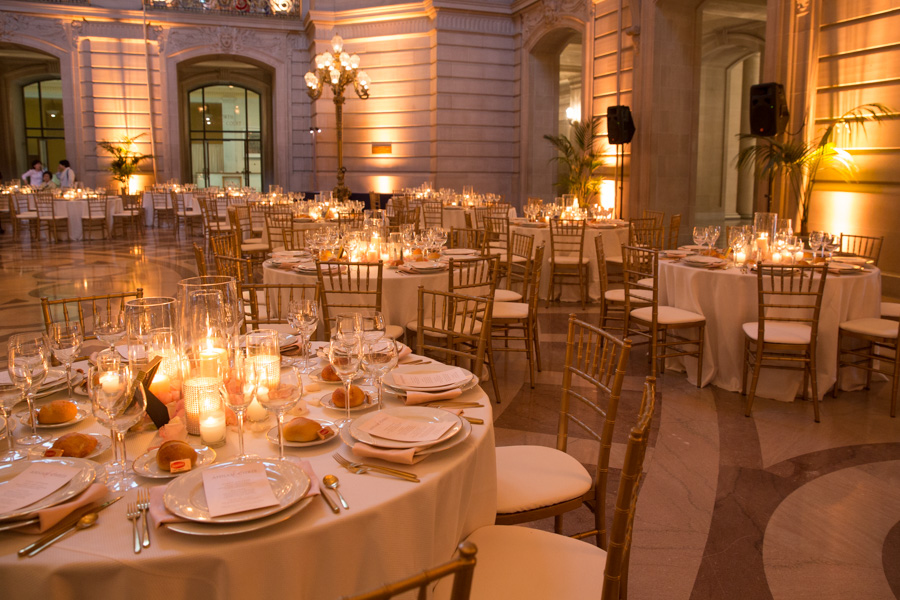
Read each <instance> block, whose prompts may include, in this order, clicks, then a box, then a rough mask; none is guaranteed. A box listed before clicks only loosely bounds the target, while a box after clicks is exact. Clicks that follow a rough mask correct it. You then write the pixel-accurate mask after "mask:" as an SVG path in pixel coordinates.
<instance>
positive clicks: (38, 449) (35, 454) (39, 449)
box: [28, 433, 112, 459]
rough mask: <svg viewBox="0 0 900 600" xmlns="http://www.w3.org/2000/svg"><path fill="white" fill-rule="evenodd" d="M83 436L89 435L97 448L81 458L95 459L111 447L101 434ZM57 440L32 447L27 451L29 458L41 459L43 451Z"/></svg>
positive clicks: (106, 437)
mask: <svg viewBox="0 0 900 600" xmlns="http://www.w3.org/2000/svg"><path fill="white" fill-rule="evenodd" d="M84 435H89V436H91V437H92V438H94V439H96V440H97V446H96V447H95V448H94V451H93V452H91V453H90V454H88V455H87V456H85V457H83V458H88V459H90V458H96V457H98V456H100V455H101V454H103V453H104V452H106V451H107V450H109V449H110V448H111V447H112V440H110V439H109V436H108V435H103V434H102V433H85V434H84ZM58 439H59V438H54V439H52V440H50V441H49V442H44V443H43V444H38V445H37V446H32V447H31V449H30V450H29V451H28V456H29V458H32V459H34V458H43V457H44V451H45V450H48V449H50V448H52V447H53V444H54V443H55V442H56V440H58Z"/></svg>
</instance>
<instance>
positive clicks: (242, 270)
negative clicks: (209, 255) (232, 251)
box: [213, 254, 253, 284]
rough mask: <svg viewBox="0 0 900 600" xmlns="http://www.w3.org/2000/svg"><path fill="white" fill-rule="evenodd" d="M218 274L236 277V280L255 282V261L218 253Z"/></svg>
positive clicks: (216, 256)
mask: <svg viewBox="0 0 900 600" xmlns="http://www.w3.org/2000/svg"><path fill="white" fill-rule="evenodd" d="M213 260H214V261H215V263H216V274H217V275H225V276H226V277H234V279H235V281H237V282H239V283H241V284H245V283H252V282H253V263H252V262H251V261H250V259H248V258H235V257H233V256H223V255H219V254H216V255H214V256H213Z"/></svg>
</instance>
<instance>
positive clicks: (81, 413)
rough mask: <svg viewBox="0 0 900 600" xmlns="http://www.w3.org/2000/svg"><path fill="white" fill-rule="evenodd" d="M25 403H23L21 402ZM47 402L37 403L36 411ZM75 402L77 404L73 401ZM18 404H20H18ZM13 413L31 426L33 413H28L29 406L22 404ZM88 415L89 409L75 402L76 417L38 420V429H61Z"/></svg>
mask: <svg viewBox="0 0 900 600" xmlns="http://www.w3.org/2000/svg"><path fill="white" fill-rule="evenodd" d="M20 404H23V403H20ZM46 404H47V403H43V404H41V403H35V406H34V412H38V411H39V410H40V409H41V407H42V406H46ZM73 404H75V403H74V402H73ZM17 406H18V405H17ZM13 415H14V416H15V417H16V418H17V419H18V420H19V422H20V423H23V424H24V425H25V426H27V427H31V415H30V414H28V406H27V405H25V406H22V407H20V408H17V409H16V410H15V412H13ZM86 416H88V409H87V408H85V407H83V406H79V405H78V404H75V417H73V418H72V419H70V420H68V421H65V422H63V423H41V422H40V421H38V424H37V426H38V429H59V428H61V427H69V426H70V425H74V424H75V423H78V422H80V421H83V420H84V418H85V417H86Z"/></svg>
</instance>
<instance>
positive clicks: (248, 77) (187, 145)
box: [178, 57, 273, 191]
mask: <svg viewBox="0 0 900 600" xmlns="http://www.w3.org/2000/svg"><path fill="white" fill-rule="evenodd" d="M272 78H273V77H272V72H271V70H270V69H268V68H265V67H264V66H262V65H259V64H256V63H255V62H248V61H246V60H245V59H240V60H236V59H233V58H232V57H216V58H209V57H206V58H202V59H197V60H194V61H190V62H189V63H183V64H180V65H179V66H178V83H179V86H178V87H179V104H180V109H181V115H182V118H181V124H182V125H181V147H182V157H183V160H182V180H184V181H191V182H193V183H196V184H197V185H199V186H200V187H208V186H218V187H229V186H231V187H252V188H254V189H257V190H260V191H263V190H264V189H265V188H266V185H268V183H270V182H271V181H272V180H273V176H272V152H273V148H272V135H271V133H272V129H271V113H272V110H271V106H272Z"/></svg>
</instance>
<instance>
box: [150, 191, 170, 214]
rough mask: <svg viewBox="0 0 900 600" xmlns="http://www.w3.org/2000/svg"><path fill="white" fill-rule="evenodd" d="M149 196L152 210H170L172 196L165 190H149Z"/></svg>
mask: <svg viewBox="0 0 900 600" xmlns="http://www.w3.org/2000/svg"><path fill="white" fill-rule="evenodd" d="M150 198H151V200H152V201H153V210H154V211H158V210H170V209H171V208H172V206H173V205H172V198H171V197H170V196H169V193H168V192H166V191H165V190H162V191H155V190H154V191H152V192H150Z"/></svg>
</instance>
